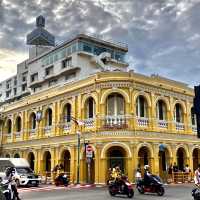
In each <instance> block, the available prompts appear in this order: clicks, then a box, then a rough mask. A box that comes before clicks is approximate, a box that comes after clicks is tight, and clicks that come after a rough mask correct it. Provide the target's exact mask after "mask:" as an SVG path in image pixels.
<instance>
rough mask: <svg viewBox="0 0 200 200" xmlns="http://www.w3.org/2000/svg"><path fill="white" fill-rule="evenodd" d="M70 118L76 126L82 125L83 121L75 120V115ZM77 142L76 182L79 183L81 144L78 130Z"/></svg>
mask: <svg viewBox="0 0 200 200" xmlns="http://www.w3.org/2000/svg"><path fill="white" fill-rule="evenodd" d="M71 120H72V121H74V122H75V124H76V125H77V126H78V127H81V126H83V125H84V122H82V121H80V120H77V119H76V118H75V117H71ZM77 140H78V141H77V144H78V147H77V151H78V156H77V157H78V160H77V182H76V183H77V184H80V146H81V132H80V131H79V130H78V131H77Z"/></svg>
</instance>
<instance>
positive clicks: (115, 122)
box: [102, 115, 127, 128]
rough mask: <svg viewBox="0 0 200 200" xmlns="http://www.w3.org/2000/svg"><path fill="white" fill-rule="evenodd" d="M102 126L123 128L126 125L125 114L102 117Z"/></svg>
mask: <svg viewBox="0 0 200 200" xmlns="http://www.w3.org/2000/svg"><path fill="white" fill-rule="evenodd" d="M102 120H103V121H104V126H105V127H107V128H125V127H127V116H125V115H117V116H112V115H107V116H105V117H103V118H102Z"/></svg>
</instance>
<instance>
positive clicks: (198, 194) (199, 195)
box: [192, 186, 200, 200]
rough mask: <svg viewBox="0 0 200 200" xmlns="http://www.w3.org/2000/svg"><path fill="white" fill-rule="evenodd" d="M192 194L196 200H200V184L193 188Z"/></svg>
mask: <svg viewBox="0 0 200 200" xmlns="http://www.w3.org/2000/svg"><path fill="white" fill-rule="evenodd" d="M192 196H193V198H194V200H200V188H199V186H197V187H196V188H194V189H193V190H192Z"/></svg>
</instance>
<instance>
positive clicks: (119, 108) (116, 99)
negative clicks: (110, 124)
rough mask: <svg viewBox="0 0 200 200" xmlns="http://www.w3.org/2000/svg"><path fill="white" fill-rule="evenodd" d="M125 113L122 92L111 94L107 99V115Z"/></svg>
mask: <svg viewBox="0 0 200 200" xmlns="http://www.w3.org/2000/svg"><path fill="white" fill-rule="evenodd" d="M124 114H125V100H124V97H123V96H122V95H121V94H117V93H114V94H111V95H109V96H108V99H107V115H110V116H118V115H124Z"/></svg>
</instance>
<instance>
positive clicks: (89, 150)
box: [86, 144, 93, 158]
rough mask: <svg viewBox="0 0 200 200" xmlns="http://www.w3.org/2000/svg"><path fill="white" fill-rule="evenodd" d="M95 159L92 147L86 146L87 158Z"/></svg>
mask: <svg viewBox="0 0 200 200" xmlns="http://www.w3.org/2000/svg"><path fill="white" fill-rule="evenodd" d="M92 157H93V149H92V146H91V145H89V144H88V145H86V158H92Z"/></svg>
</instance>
